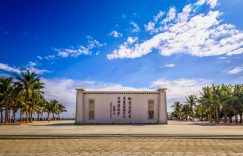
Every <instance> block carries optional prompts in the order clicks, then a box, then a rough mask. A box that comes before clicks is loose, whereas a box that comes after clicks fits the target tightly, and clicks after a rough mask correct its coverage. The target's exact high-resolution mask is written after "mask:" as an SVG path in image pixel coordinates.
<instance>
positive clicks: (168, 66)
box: [164, 64, 175, 68]
mask: <svg viewBox="0 0 243 156" xmlns="http://www.w3.org/2000/svg"><path fill="white" fill-rule="evenodd" d="M164 67H165V68H173V67H175V64H166V65H164Z"/></svg>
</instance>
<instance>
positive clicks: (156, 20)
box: [144, 10, 164, 31]
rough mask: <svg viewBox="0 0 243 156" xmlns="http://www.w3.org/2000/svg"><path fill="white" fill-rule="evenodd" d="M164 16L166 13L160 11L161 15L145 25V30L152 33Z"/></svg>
mask: <svg viewBox="0 0 243 156" xmlns="http://www.w3.org/2000/svg"><path fill="white" fill-rule="evenodd" d="M163 16H164V12H163V11H161V10H160V11H159V13H158V14H157V15H156V16H154V17H153V20H152V21H150V22H149V23H148V24H146V25H144V27H145V30H146V31H150V30H153V29H154V27H155V25H156V23H157V22H158V21H159V20H160V19H161V18H162V17H163Z"/></svg>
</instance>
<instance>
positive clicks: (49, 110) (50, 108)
mask: <svg viewBox="0 0 243 156" xmlns="http://www.w3.org/2000/svg"><path fill="white" fill-rule="evenodd" d="M45 112H47V120H49V119H50V113H52V112H53V105H52V102H46V104H45Z"/></svg>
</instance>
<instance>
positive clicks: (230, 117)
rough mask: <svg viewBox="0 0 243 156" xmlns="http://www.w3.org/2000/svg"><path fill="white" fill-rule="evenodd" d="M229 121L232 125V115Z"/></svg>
mask: <svg viewBox="0 0 243 156" xmlns="http://www.w3.org/2000/svg"><path fill="white" fill-rule="evenodd" d="M229 119H230V123H232V122H233V121H232V116H231V115H230V117H229Z"/></svg>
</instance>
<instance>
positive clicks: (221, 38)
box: [0, 0, 243, 116]
mask: <svg viewBox="0 0 243 156" xmlns="http://www.w3.org/2000/svg"><path fill="white" fill-rule="evenodd" d="M242 6H243V1H241V0H234V1H232V0H184V1H182V0H170V1H168V0H150V1H146V0H140V1H137V0H122V1H111V0H110V1H109V0H104V1H100V0H99V1H98V0H97V1H95V0H89V1H78V0H72V1H64V0H61V1H60V0H53V1H47V0H41V1H39V0H36V1H27V0H24V1H17V0H16V1H7V0H2V1H1V2H0V51H1V53H0V75H1V76H8V75H9V74H12V73H18V69H22V70H25V69H27V68H29V69H31V70H32V71H35V72H36V73H38V74H41V76H42V79H43V81H44V82H45V83H46V88H45V91H46V93H45V96H46V97H47V98H48V99H53V98H56V99H59V100H60V101H61V102H62V103H63V104H64V105H65V106H66V107H67V108H68V110H69V112H68V113H67V114H66V116H72V115H73V113H74V109H75V88H76V87H80V86H82V87H85V88H86V89H101V90H118V89H121V90H124V89H129V90H134V89H136V90H137V89H142V90H143V89H157V88H158V87H160V86H164V87H167V88H168V104H169V106H170V105H172V104H173V102H174V101H176V100H180V101H181V102H183V101H184V97H185V96H186V95H187V94H198V91H199V90H200V88H201V87H202V86H204V85H208V84H211V83H219V84H220V83H226V84H236V83H242V82H243V63H242V62H243V58H242V54H243V32H242V29H243V19H242V16H241V15H243V8H242Z"/></svg>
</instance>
